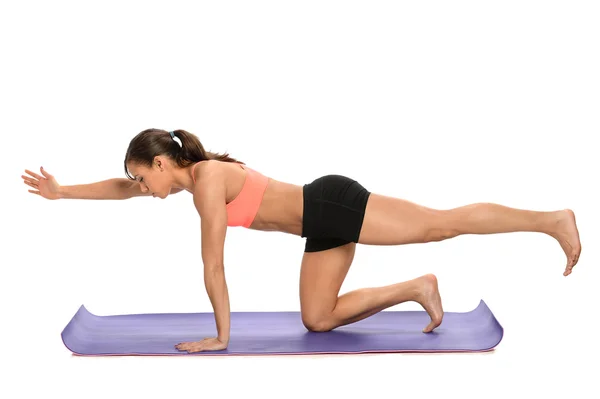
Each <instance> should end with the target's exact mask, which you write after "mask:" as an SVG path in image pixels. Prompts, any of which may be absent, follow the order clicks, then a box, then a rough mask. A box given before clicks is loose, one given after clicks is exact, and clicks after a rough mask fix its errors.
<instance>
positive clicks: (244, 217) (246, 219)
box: [192, 162, 269, 227]
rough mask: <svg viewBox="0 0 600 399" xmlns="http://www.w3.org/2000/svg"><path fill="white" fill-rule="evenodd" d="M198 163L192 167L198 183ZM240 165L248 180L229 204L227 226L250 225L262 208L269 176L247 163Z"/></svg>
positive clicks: (194, 177) (193, 177) (193, 175)
mask: <svg viewBox="0 0 600 399" xmlns="http://www.w3.org/2000/svg"><path fill="white" fill-rule="evenodd" d="M198 163H199V162H197V163H195V164H194V166H193V167H192V179H193V180H194V183H196V176H195V174H194V169H196V165H198ZM238 165H240V167H241V168H242V169H244V170H245V171H246V180H245V181H244V186H243V187H242V190H241V191H240V193H239V194H238V195H237V197H235V198H234V199H233V201H231V202H230V203H228V204H227V226H243V227H250V225H251V224H252V222H253V221H254V218H255V217H256V214H257V213H258V208H260V203H261V202H262V199H263V194H264V193H265V190H266V188H267V184H268V182H269V178H268V177H267V176H265V175H263V174H261V173H259V172H257V171H255V170H254V169H251V168H249V167H247V166H245V165H242V164H238Z"/></svg>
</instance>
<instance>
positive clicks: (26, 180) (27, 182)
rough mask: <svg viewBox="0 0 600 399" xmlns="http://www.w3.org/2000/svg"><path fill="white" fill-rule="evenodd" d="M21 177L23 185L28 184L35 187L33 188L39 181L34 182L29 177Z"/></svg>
mask: <svg viewBox="0 0 600 399" xmlns="http://www.w3.org/2000/svg"><path fill="white" fill-rule="evenodd" d="M21 177H22V178H23V182H24V183H25V184H29V185H30V186H31V185H35V186H34V187H37V183H38V181H39V180H35V179H33V178H31V177H27V176H23V175H21Z"/></svg>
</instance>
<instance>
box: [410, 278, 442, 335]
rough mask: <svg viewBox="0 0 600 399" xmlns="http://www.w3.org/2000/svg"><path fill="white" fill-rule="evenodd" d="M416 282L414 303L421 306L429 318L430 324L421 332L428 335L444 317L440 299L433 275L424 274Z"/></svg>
mask: <svg viewBox="0 0 600 399" xmlns="http://www.w3.org/2000/svg"><path fill="white" fill-rule="evenodd" d="M416 282H417V284H418V286H419V288H418V294H417V297H416V299H415V301H416V302H418V303H419V304H420V305H421V306H423V308H424V309H425V311H427V314H428V315H429V317H430V318H431V323H429V325H428V326H427V327H425V328H424V329H423V332H425V333H428V332H431V331H433V330H434V329H435V328H436V327H437V326H439V325H440V324H441V323H442V318H443V317H444V310H443V309H442V299H441V298H440V291H439V289H438V283H437V278H436V277H435V275H433V274H426V275H424V276H421V277H419V278H417V279H416Z"/></svg>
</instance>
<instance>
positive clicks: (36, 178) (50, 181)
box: [21, 167, 60, 200]
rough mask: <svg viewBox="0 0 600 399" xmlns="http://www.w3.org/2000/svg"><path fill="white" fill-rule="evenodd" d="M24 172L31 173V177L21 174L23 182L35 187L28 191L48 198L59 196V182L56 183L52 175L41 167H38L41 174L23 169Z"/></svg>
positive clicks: (52, 198)
mask: <svg viewBox="0 0 600 399" xmlns="http://www.w3.org/2000/svg"><path fill="white" fill-rule="evenodd" d="M25 172H26V173H27V174H29V175H31V177H30V176H25V175H21V177H22V178H23V182H24V183H25V184H27V185H28V186H31V187H33V188H34V189H35V190H28V191H29V192H30V193H32V194H37V195H40V196H42V197H44V198H46V199H49V200H56V199H59V198H60V184H58V182H57V181H56V179H55V178H54V176H52V175H51V174H50V173H48V172H46V171H45V170H44V168H43V167H40V172H41V173H42V175H43V176H40V175H38V174H37V173H33V172H32V171H30V170H27V169H25Z"/></svg>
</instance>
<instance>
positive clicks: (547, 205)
mask: <svg viewBox="0 0 600 399" xmlns="http://www.w3.org/2000/svg"><path fill="white" fill-rule="evenodd" d="M598 20H600V10H599V7H598V5H597V4H596V3H595V2H592V1H589V2H583V1H571V2H555V1H535V2H534V1H504V2H493V4H492V2H481V1H453V2H442V1H436V2H410V4H409V2H394V1H378V2H372V1H369V2H368V1H362V2H358V1H323V0H320V1H302V2H288V1H252V2H246V1H237V2H233V1H227V2H225V1H221V2H189V3H185V2H175V1H169V2H156V1H152V2H149V1H144V2H139V1H138V2H131V1H130V2H121V1H118V2H117V1H110V2H102V3H100V2H96V3H95V4H91V3H90V2H76V1H68V2H67V1H52V2H32V1H22V2H11V3H8V2H3V3H2V5H1V6H0V37H1V38H2V39H0V44H1V57H2V62H1V64H0V71H1V74H0V79H1V88H0V101H1V103H0V105H1V110H2V111H1V113H2V118H1V120H2V131H3V132H2V150H3V151H2V152H3V160H4V161H5V162H3V167H2V168H1V171H0V173H2V187H3V195H2V198H3V199H2V202H3V204H4V205H3V206H2V209H1V211H0V212H2V222H3V228H2V233H1V234H2V240H1V245H2V255H3V257H2V268H1V270H2V278H1V279H0V284H1V289H2V290H1V295H2V300H1V302H0V306H1V307H2V309H1V314H2V328H1V333H2V341H1V342H2V344H3V349H2V356H1V357H0V359H1V360H0V361H1V362H2V365H3V369H4V370H5V372H4V374H3V378H2V380H3V382H2V384H0V386H1V388H0V390H1V391H2V392H0V396H2V397H11V398H16V397H41V396H44V397H47V396H53V397H54V396H57V397H63V398H80V397H86V398H104V397H107V395H111V396H112V395H114V396H115V397H142V396H143V397H192V396H196V397H198V396H203V397H209V396H208V395H210V397H215V398H216V397H222V396H224V395H225V396H227V397H229V396H236V397H237V396H239V395H244V394H247V395H250V394H256V395H261V396H264V397H283V396H292V397H307V396H310V397H324V396H326V395H327V396H333V395H335V397H343V396H348V395H351V394H352V395H354V394H356V395H361V396H362V395H367V394H368V395H373V396H374V397H382V396H383V395H386V396H388V395H392V396H395V395H398V396H400V395H402V396H403V397H408V395H411V396H418V397H433V396H439V395H450V394H452V395H460V397H478V398H479V397H482V396H485V397H506V396H507V395H519V397H521V396H522V397H525V396H526V395H532V394H535V393H537V394H549V393H552V394H555V395H557V396H563V395H569V396H570V397H578V398H584V397H591V396H592V394H591V392H592V390H594V389H595V388H594V387H595V385H596V384H595V383H594V378H595V377H597V367H596V366H597V361H598V349H597V330H596V329H595V328H594V325H595V323H597V304H598V303H599V301H598V299H599V298H598V291H597V281H598V269H597V265H598V253H597V251H596V249H597V248H596V242H597V240H598V232H597V226H598V211H597V203H598V196H597V195H596V194H595V192H596V191H595V190H596V189H597V183H598V179H597V172H598V164H597V162H596V160H595V155H596V153H597V146H594V145H593V144H592V143H593V140H594V139H595V138H596V136H597V134H598V129H599V127H600V122H599V118H598V111H599V110H600V97H599V95H598V93H599V92H600V78H599V76H600V74H599V73H598V71H600V53H599V51H598V50H599V44H600V26H599V25H598ZM150 127H156V128H162V129H168V130H170V129H178V128H181V129H186V130H188V131H190V132H193V133H195V134H197V135H198V136H199V137H200V139H201V140H202V142H203V143H204V145H205V147H206V148H207V149H209V150H212V151H215V152H224V151H228V152H229V153H230V154H231V155H232V156H233V157H235V158H238V159H241V160H243V161H244V162H246V163H247V164H248V165H249V166H250V167H253V168H255V169H257V170H259V171H261V172H262V173H264V174H266V175H268V176H270V177H273V178H276V179H279V180H283V181H287V182H290V183H294V184H298V185H302V184H305V183H308V182H310V181H312V180H313V179H315V178H316V177H319V176H321V175H323V174H328V173H340V174H345V175H347V176H350V177H352V178H355V179H357V180H358V181H359V182H361V183H362V184H363V185H364V186H365V187H367V188H368V189H369V190H371V191H373V192H377V193H382V194H387V195H392V196H397V197H402V198H406V199H409V200H411V201H415V202H418V203H421V204H424V205H428V206H432V207H437V208H451V207H455V206H460V205H465V204H468V203H473V202H480V201H488V202H496V203H501V204H504V205H508V206H513V207H519V208H527V209H535V210H555V209H562V208H567V207H569V208H571V209H573V210H574V211H575V213H576V215H577V218H578V223H579V229H580V233H581V238H582V244H583V252H582V255H581V260H580V263H579V265H578V266H577V267H576V269H575V271H574V273H573V274H572V275H571V276H570V277H568V278H565V277H563V276H562V272H563V269H564V266H565V256H564V255H563V253H562V251H561V249H560V246H559V245H558V244H557V243H556V242H555V241H554V240H553V239H552V238H550V237H548V236H543V235H541V234H534V233H514V234H505V235H495V236H462V237H458V238H455V239H452V240H448V241H444V242H440V243H433V244H424V245H412V246H403V247H402V246H399V247H366V246H359V247H358V248H357V252H356V257H355V261H354V265H353V266H352V268H351V270H350V273H349V275H348V278H347V280H346V282H345V284H344V286H343V287H342V291H343V292H346V291H348V290H351V289H355V288H360V287H367V286H376V285H384V284H391V283H394V282H398V281H402V280H407V279H411V278H414V277H416V276H419V275H421V274H424V273H428V272H432V273H435V274H436V275H437V276H438V278H439V280H440V289H441V291H442V295H443V300H444V307H445V310H446V311H468V310H471V309H473V308H474V307H475V306H476V305H477V303H478V302H479V300H480V299H484V300H485V301H486V302H487V303H488V305H489V306H490V308H491V309H492V311H493V312H494V313H495V315H496V317H497V318H498V320H499V321H500V323H501V324H502V325H503V327H504V328H505V336H504V339H503V341H502V342H501V343H500V345H499V346H498V347H497V349H496V351H495V352H493V353H488V354H452V355H451V354H443V355H440V354H411V355H408V354H391V355H390V354H387V355H357V356H281V357H221V358H215V357H186V356H180V357H168V358H164V357H113V358H80V357H73V356H72V355H71V352H70V351H69V350H68V349H67V348H66V347H64V345H63V343H62V340H61V337H60V333H61V331H62V329H63V328H64V326H65V325H66V324H67V323H68V322H69V320H70V319H71V317H72V316H73V315H74V313H75V312H76V311H77V309H78V308H79V306H80V305H81V304H85V306H86V307H87V308H88V309H89V310H90V311H92V312H93V313H96V314H99V315H109V314H125V313H155V312H156V313H158V312H201V311H211V307H210V302H209V299H208V297H207V295H206V292H205V289H204V285H203V279H202V263H201V257H200V229H199V219H198V215H197V213H196V211H195V209H194V206H193V203H192V197H191V195H190V194H188V193H180V194H177V195H174V196H171V197H168V198H167V199H166V200H160V199H153V198H135V199H132V200H128V201H81V200H59V201H47V200H44V199H42V198H40V197H38V196H35V195H33V194H29V193H28V192H27V189H28V186H25V185H24V184H23V183H22V179H21V178H20V175H21V174H22V173H23V170H24V169H26V168H29V169H32V170H35V171H39V167H40V166H44V167H45V168H46V169H47V171H48V172H50V173H52V174H54V175H55V177H56V178H57V180H58V181H59V183H61V184H64V185H69V184H79V183H89V182H94V181H99V180H103V179H106V178H111V177H124V171H123V157H124V154H125V150H126V148H127V145H128V143H129V140H130V139H131V138H133V136H134V135H135V134H137V133H138V132H139V131H141V130H144V129H146V128H150ZM303 247H304V240H303V239H301V238H299V237H294V236H291V235H286V234H278V233H261V232H255V231H251V230H244V229H241V228H231V229H229V230H228V236H227V243H226V254H225V256H226V258H225V261H226V264H225V267H226V275H227V281H228V285H229V289H230V297H231V307H232V310H233V311H242V310H264V311H272V310H299V299H298V276H299V270H300V268H299V266H300V260H301V257H302V251H303ZM412 309H420V308H419V307H418V305H416V304H414V303H405V304H402V305H399V306H397V307H394V308H393V309H391V310H412ZM586 363H587V364H586ZM594 368H596V371H593V370H594ZM519 384H520V386H519ZM10 392H12V393H10Z"/></svg>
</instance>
